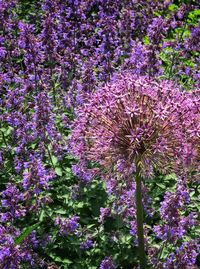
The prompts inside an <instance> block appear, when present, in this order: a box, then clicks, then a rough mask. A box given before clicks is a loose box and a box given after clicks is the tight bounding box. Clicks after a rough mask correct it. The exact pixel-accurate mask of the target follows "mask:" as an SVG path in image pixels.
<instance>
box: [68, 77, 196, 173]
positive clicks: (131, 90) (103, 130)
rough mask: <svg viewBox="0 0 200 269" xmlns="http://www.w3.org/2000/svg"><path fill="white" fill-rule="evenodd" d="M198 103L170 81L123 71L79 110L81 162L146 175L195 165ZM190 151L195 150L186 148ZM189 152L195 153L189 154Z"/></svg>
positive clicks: (74, 138) (76, 128)
mask: <svg viewBox="0 0 200 269" xmlns="http://www.w3.org/2000/svg"><path fill="white" fill-rule="evenodd" d="M196 110H197V108H196V104H195V102H194V101H193V99H192V97H191V95H189V94H187V93H186V92H182V91H181V90H180V89H179V88H178V87H176V86H175V85H173V84H172V83H170V82H169V81H162V82H157V81H155V80H152V79H150V78H146V77H137V76H133V75H131V74H129V73H124V74H123V73H122V74H121V75H119V76H118V77H117V78H116V79H115V80H114V81H113V82H111V83H109V84H107V85H106V86H104V87H102V88H101V89H99V90H98V91H97V92H95V93H94V94H93V95H92V96H91V99H90V100H89V101H88V102H87V103H86V104H85V105H84V106H83V107H81V108H80V109H78V111H77V120H76V121H75V122H74V125H73V132H72V135H71V139H70V147H71V151H72V152H73V154H74V155H75V156H76V157H78V158H79V159H80V161H81V162H86V161H89V162H93V163H98V164H100V165H101V166H102V167H103V168H104V171H106V174H107V176H108V175H109V176H110V175H112V174H115V175H116V173H120V169H119V167H120V165H122V166H124V167H125V168H126V169H127V168H130V167H132V169H130V173H133V172H134V169H135V167H134V165H135V164H136V163H137V162H139V163H140V165H141V167H142V172H143V175H145V176H149V175H151V174H152V172H153V169H157V170H160V171H162V172H167V171H171V170H176V169H178V168H179V167H180V166H181V167H182V166H184V167H185V169H186V168H187V167H190V166H191V165H193V163H194V160H195V158H196V157H197V150H196V149H195V146H196V144H195V143H193V142H194V141H192V140H191V139H189V137H191V135H190V134H191V133H193V132H194V131H195V132H199V130H194V126H195V128H196V125H195V124H194V121H195V119H196V114H195V115H194V113H196ZM187 149H190V150H187ZM189 152H190V153H191V152H192V153H193V154H189Z"/></svg>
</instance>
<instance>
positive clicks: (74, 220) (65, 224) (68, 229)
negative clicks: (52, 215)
mask: <svg viewBox="0 0 200 269" xmlns="http://www.w3.org/2000/svg"><path fill="white" fill-rule="evenodd" d="M78 220H79V217H78V216H72V217H70V218H67V219H61V218H57V219H56V220H55V225H57V226H59V228H60V233H61V234H62V235H69V234H74V233H75V234H76V231H77V228H78V226H79V223H78Z"/></svg>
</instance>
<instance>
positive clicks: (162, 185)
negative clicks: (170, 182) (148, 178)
mask: <svg viewBox="0 0 200 269" xmlns="http://www.w3.org/2000/svg"><path fill="white" fill-rule="evenodd" d="M156 185H157V186H158V187H160V188H161V189H163V190H164V189H166V186H165V185H164V184H161V183H156Z"/></svg>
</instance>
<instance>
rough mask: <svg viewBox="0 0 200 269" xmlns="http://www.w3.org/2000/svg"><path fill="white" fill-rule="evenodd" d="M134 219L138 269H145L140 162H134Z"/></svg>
mask: <svg viewBox="0 0 200 269" xmlns="http://www.w3.org/2000/svg"><path fill="white" fill-rule="evenodd" d="M135 179H136V196H135V199H136V219H137V236H138V256H139V262H140V269H146V268H147V267H146V253H145V248H144V228H143V218H144V217H143V205H142V177H141V161H140V160H137V161H136V176H135Z"/></svg>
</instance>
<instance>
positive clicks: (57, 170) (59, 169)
mask: <svg viewBox="0 0 200 269" xmlns="http://www.w3.org/2000/svg"><path fill="white" fill-rule="evenodd" d="M55 172H56V175H58V176H62V174H63V173H62V169H61V168H60V167H56V168H55Z"/></svg>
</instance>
